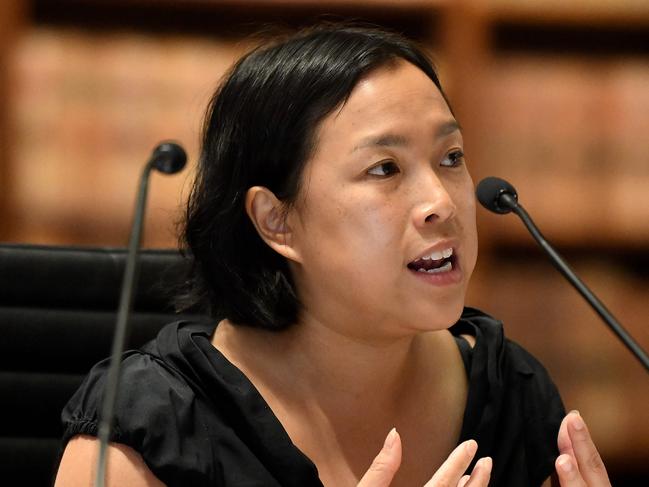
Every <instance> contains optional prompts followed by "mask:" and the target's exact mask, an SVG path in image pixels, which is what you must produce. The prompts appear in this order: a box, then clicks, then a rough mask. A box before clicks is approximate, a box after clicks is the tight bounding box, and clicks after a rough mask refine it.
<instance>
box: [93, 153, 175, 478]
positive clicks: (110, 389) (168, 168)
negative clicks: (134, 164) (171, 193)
mask: <svg viewBox="0 0 649 487" xmlns="http://www.w3.org/2000/svg"><path fill="white" fill-rule="evenodd" d="M186 157H187V156H186V155H185V151H184V150H183V149H182V148H181V147H180V146H179V145H177V144H174V143H171V142H167V143H162V144H160V145H159V146H157V147H156V148H155V150H154V151H153V154H152V156H151V158H150V159H149V161H148V162H147V164H146V166H144V169H143V171H142V175H141V176H140V185H139V190H138V193H137V201H136V204H135V216H134V218H133V225H132V227H131V236H130V239H129V243H128V253H127V257H126V269H125V270H124V277H123V279H122V290H121V294H120V299H119V308H118V311H117V323H116V325H115V336H114V337H113V345H112V349H111V354H110V365H109V367H108V372H107V377H106V386H105V389H104V391H105V392H104V394H105V395H104V398H103V403H102V408H101V416H100V423H99V427H98V432H97V437H98V439H99V455H98V458H97V471H96V475H95V487H104V484H105V480H106V454H107V452H108V441H109V439H110V431H111V428H112V422H113V411H114V409H115V402H116V399H117V385H118V383H119V374H120V370H121V364H122V353H123V352H124V344H125V343H126V339H127V338H128V332H129V323H128V317H129V314H130V312H131V309H132V307H133V287H134V285H135V282H136V281H137V276H138V268H139V261H138V258H137V256H138V253H139V250H140V243H141V240H142V227H143V222H144V210H145V207H146V196H147V192H148V188H149V175H150V174H151V171H152V170H153V169H157V170H159V171H160V172H163V173H167V174H173V173H174V172H177V171H179V170H180V169H182V168H183V167H184V166H185V162H186Z"/></svg>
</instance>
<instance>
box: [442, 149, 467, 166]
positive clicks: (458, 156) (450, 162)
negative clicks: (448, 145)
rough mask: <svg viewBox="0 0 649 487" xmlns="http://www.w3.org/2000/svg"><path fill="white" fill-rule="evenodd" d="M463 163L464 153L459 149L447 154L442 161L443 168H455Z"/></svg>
mask: <svg viewBox="0 0 649 487" xmlns="http://www.w3.org/2000/svg"><path fill="white" fill-rule="evenodd" d="M463 163H464V152H462V151H461V150H459V149H456V150H454V151H451V152H449V153H448V154H447V155H446V157H444V159H443V160H442V163H441V166H443V167H457V166H460V165H462V164H463Z"/></svg>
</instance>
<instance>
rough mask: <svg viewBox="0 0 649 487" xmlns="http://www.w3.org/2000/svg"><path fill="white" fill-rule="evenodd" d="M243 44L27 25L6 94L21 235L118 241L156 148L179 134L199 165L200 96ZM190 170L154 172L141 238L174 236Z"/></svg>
mask: <svg viewBox="0 0 649 487" xmlns="http://www.w3.org/2000/svg"><path fill="white" fill-rule="evenodd" d="M246 47H247V46H245V45H244V44H243V43H237V42H236V41H234V40H229V41H218V40H213V39H212V40H209V39H204V38H200V37H196V38H191V37H189V38H188V37H157V38H156V37H151V36H145V35H139V34H133V33H110V32H107V33H101V34H98V33H89V32H85V31H79V30H62V29H54V28H39V29H34V30H31V31H28V32H27V33H26V35H25V36H24V38H23V39H22V41H21V43H20V45H19V48H18V50H17V52H16V55H15V64H14V66H13V68H14V70H13V79H14V85H13V90H12V91H13V93H12V97H11V100H12V117H13V119H12V123H13V126H14V127H15V131H16V135H17V137H16V142H15V145H14V147H13V150H12V152H13V154H12V156H13V157H12V160H13V164H12V168H11V172H12V180H13V182H14V191H13V193H14V194H15V198H16V200H15V202H14V205H15V214H16V216H17V217H18V219H19V221H20V227H21V228H22V232H23V238H24V239H27V240H34V239H36V240H38V241H40V240H41V239H44V240H45V241H49V242H53V241H54V242H56V241H66V240H73V241H76V240H81V241H85V242H86V243H95V242H102V243H107V242H108V243H115V244H118V243H122V242H123V241H124V237H125V234H126V232H127V228H128V226H129V222H130V218H131V213H132V207H133V204H134V193H135V188H136V185H137V179H138V177H139V173H140V171H141V168H142V167H143V165H144V163H145V161H146V160H147V159H148V157H149V154H150V153H151V150H152V149H153V147H154V146H155V145H156V144H157V143H158V142H159V141H161V140H166V139H174V140H177V141H179V142H181V144H183V145H184V147H185V148H186V150H187V153H188V155H189V160H190V164H192V163H194V161H195V160H196V156H197V152H198V139H199V133H200V126H201V121H202V117H203V113H204V110H205V108H206V105H207V102H208V100H209V98H210V96H211V94H212V92H213V90H214V89H215V87H216V86H217V84H218V81H219V79H220V77H221V76H222V74H223V73H224V72H225V71H226V70H227V69H228V67H229V66H230V64H231V63H232V62H233V60H234V59H236V58H237V57H238V56H239V55H240V54H241V53H242V52H243V51H244V49H246ZM190 171H191V170H190ZM190 171H188V170H185V174H187V173H188V172H190ZM188 179H189V178H188V177H187V176H186V175H185V176H183V175H180V176H175V177H172V178H165V177H159V178H156V179H155V180H154V181H153V183H152V185H151V194H150V200H149V201H150V204H149V206H150V211H149V215H148V223H149V228H147V232H146V237H145V238H146V243H147V244H149V245H156V246H161V245H162V246H164V245H172V244H173V243H174V241H175V239H174V238H173V229H172V228H169V227H170V224H169V221H170V215H174V214H176V213H177V208H178V206H179V204H180V201H181V198H182V196H183V188H185V187H186V183H187V181H188ZM171 220H172V221H173V219H171ZM107 238H108V241H107V240H106V239H107Z"/></svg>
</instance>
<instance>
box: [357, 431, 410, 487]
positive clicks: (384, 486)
mask: <svg viewBox="0 0 649 487" xmlns="http://www.w3.org/2000/svg"><path fill="white" fill-rule="evenodd" d="M400 465H401V438H400V437H399V433H397V430H396V429H394V428H392V430H390V432H389V433H388V436H387V437H386V438H385V443H384V444H383V448H381V451H380V452H379V454H378V455H377V456H376V458H374V461H373V462H372V465H370V468H369V469H368V470H367V472H365V475H363V478H362V479H361V481H360V482H359V483H358V486H357V487H389V485H390V483H391V482H392V479H393V478H394V474H396V473H397V470H399V466H400Z"/></svg>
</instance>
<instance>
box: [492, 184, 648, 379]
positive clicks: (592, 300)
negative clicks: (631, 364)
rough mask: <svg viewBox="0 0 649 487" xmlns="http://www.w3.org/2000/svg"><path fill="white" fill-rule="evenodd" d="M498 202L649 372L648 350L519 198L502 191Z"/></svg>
mask: <svg viewBox="0 0 649 487" xmlns="http://www.w3.org/2000/svg"><path fill="white" fill-rule="evenodd" d="M498 202H499V203H500V204H502V206H504V207H508V208H511V210H512V211H513V212H514V213H516V214H517V215H518V216H519V218H520V219H521V220H522V221H523V223H524V224H525V226H526V227H527V229H528V230H529V232H530V233H531V234H532V237H534V240H536V242H537V243H538V244H539V246H540V247H541V248H542V249H543V251H544V252H545V253H546V254H548V256H549V257H550V260H551V261H552V265H554V267H555V268H556V269H557V270H558V271H559V272H560V273H561V274H563V276H564V277H565V278H566V279H567V280H568V281H569V282H570V284H572V286H573V287H574V288H575V289H576V290H577V291H578V292H579V294H581V295H582V296H583V297H584V299H585V300H586V301H588V304H590V306H591V307H592V308H593V309H594V310H595V312H596V313H597V314H598V315H599V316H600V317H601V318H602V319H603V320H604V322H605V323H606V324H607V325H608V326H609V328H610V329H611V330H612V331H613V333H615V334H616V335H617V337H618V338H619V339H620V340H622V343H624V345H625V346H626V347H627V348H628V349H629V351H630V352H631V353H632V354H633V355H635V357H636V358H637V359H638V360H639V361H640V363H641V364H642V365H643V366H644V368H645V369H646V370H647V372H649V356H647V354H646V352H645V351H644V350H643V349H642V347H640V345H639V344H638V343H637V342H636V341H635V340H634V339H633V338H632V337H631V335H629V333H628V332H627V331H626V330H625V329H624V327H623V326H622V325H621V324H620V322H618V321H617V320H616V319H615V317H614V316H613V315H612V314H611V312H610V311H609V310H608V309H607V308H606V306H604V303H602V302H601V301H600V300H599V299H598V298H597V296H595V294H594V293H593V292H592V291H591V290H590V289H589V288H588V286H586V284H585V283H584V282H583V281H582V280H581V279H580V278H579V277H578V276H577V274H575V272H574V271H573V270H572V268H571V267H570V266H569V265H568V264H567V263H566V261H565V260H563V258H562V257H561V256H560V255H559V253H558V252H557V251H556V250H555V249H554V247H552V245H550V243H549V242H548V241H547V240H546V239H545V237H544V236H543V234H542V233H541V231H540V230H539V229H538V227H537V226H536V225H535V224H534V222H533V221H532V218H531V217H530V216H529V214H528V213H527V211H525V208H523V207H522V206H521V205H520V203H518V200H517V199H516V198H514V196H513V195H511V194H510V193H502V194H501V195H500V196H499V197H498Z"/></svg>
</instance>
